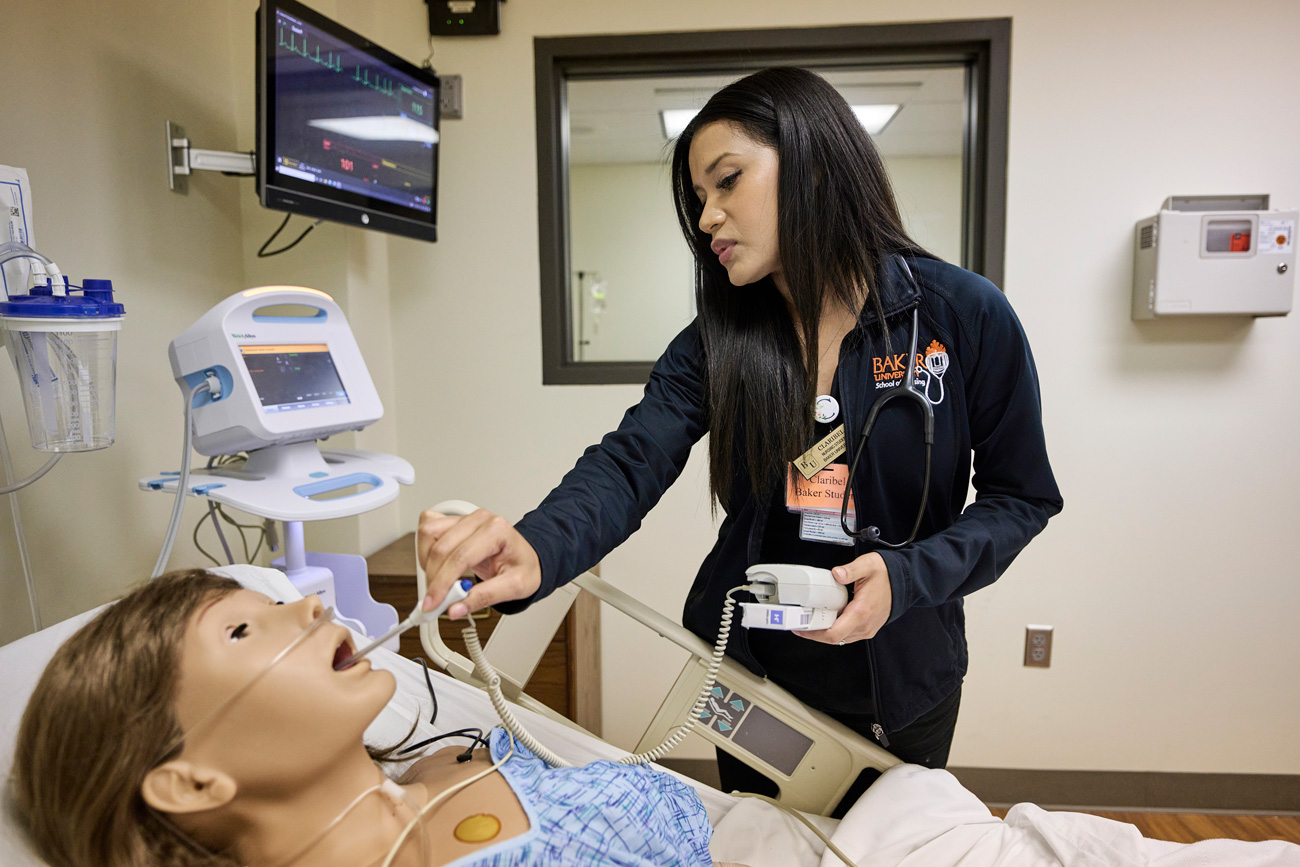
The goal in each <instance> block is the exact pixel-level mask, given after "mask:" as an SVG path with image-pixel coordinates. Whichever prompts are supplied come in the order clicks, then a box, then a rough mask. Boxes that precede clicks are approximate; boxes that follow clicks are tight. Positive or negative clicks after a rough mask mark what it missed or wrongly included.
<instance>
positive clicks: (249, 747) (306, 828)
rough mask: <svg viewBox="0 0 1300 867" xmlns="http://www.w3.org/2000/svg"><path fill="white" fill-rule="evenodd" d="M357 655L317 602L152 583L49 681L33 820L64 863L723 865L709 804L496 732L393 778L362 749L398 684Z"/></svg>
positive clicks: (20, 766) (89, 629)
mask: <svg viewBox="0 0 1300 867" xmlns="http://www.w3.org/2000/svg"><path fill="white" fill-rule="evenodd" d="M353 650H354V648H353V647H352V646H351V643H350V635H349V633H348V632H347V630H346V629H344V628H343V627H341V626H338V625H337V624H334V623H332V622H330V621H329V617H328V612H327V611H322V609H321V604H320V602H319V601H318V600H317V599H316V597H314V596H312V597H308V598H306V599H303V600H300V601H298V602H294V603H292V604H287V605H281V604H277V603H275V602H273V601H271V600H270V599H268V598H267V597H265V596H263V595H261V594H258V593H255V592H253V591H249V590H245V589H242V588H241V587H240V586H239V585H238V584H237V583H236V582H234V581H232V580H230V579H226V578H221V577H218V576H215V575H211V574H208V573H205V572H202V571H198V570H194V571H190V572H180V573H170V574H168V575H166V576H163V577H162V578H159V579H156V580H154V581H152V582H150V583H149V584H146V585H144V586H143V587H141V588H139V589H138V590H136V591H135V592H133V593H131V594H129V595H128V596H127V597H125V598H124V599H122V600H121V601H119V602H118V603H116V604H115V605H113V606H111V607H109V608H108V609H106V611H105V612H104V613H102V614H101V615H99V616H98V617H97V618H96V619H95V620H94V621H92V622H91V623H90V624H88V625H87V626H86V627H85V628H83V629H82V630H81V631H80V632H78V633H77V634H76V635H74V636H73V637H72V638H71V639H69V641H68V642H67V643H66V644H65V645H64V646H63V647H62V648H60V650H59V651H58V653H57V654H56V655H55V657H54V659H53V660H52V661H51V662H50V664H49V666H48V667H47V668H46V670H45V673H44V675H43V676H42V678H41V681H40V683H39V684H38V686H37V688H36V691H35V692H34V694H33V696H32V699H31V701H30V703H29V705H28V709H27V711H26V713H25V715H24V718H23V722H22V727H21V730H20V732H19V740H18V747H17V750H16V759H15V768H14V778H13V781H12V786H13V788H12V792H13V808H14V812H15V814H16V817H17V819H18V821H19V823H20V824H21V825H22V826H23V827H24V829H25V830H26V832H27V834H28V837H29V838H30V840H31V842H32V845H33V847H34V849H35V850H36V852H37V854H38V855H40V856H41V857H42V858H44V859H45V860H46V861H47V862H48V863H49V864H51V865H52V867H90V865H97V867H125V865H132V867H135V865H143V864H146V863H148V864H158V863H163V864H178V865H187V867H189V865H212V867H216V865H234V864H238V865H248V867H290V865H295V864H311V865H315V867H331V865H339V867H358V865H370V864H374V865H384V864H392V865H400V867H417V865H418V867H423V865H439V864H447V863H451V862H453V861H456V860H457V859H460V858H464V857H466V856H473V857H468V858H467V864H476V865H477V864H480V863H482V864H515V863H525V862H526V863H530V864H549V863H556V864H559V863H583V862H582V860H580V859H579V858H577V857H575V853H579V852H586V853H587V854H588V855H589V856H595V857H596V860H601V861H602V862H603V863H617V864H623V863H626V864H650V863H670V862H671V863H680V864H700V865H710V864H712V862H711V860H710V859H709V856H708V842H709V836H710V828H709V825H708V821H707V818H706V817H705V814H704V809H703V807H702V806H701V805H700V802H699V800H698V798H697V797H696V796H695V794H694V792H692V791H691V790H690V789H689V788H688V787H686V786H683V785H682V784H680V783H678V782H677V781H676V780H674V779H672V778H671V777H669V776H667V775H664V774H661V773H659V772H656V771H654V770H652V769H650V768H647V767H644V766H635V767H632V766H625V765H613V764H611V763H608V762H596V763H593V764H592V765H588V766H586V767H583V768H566V769H550V768H546V767H545V765H543V764H542V763H541V762H540V761H539V760H537V759H536V758H534V757H532V756H531V755H530V754H529V753H528V752H527V751H526V750H525V749H523V748H522V747H520V746H518V745H516V744H515V743H514V742H513V740H512V738H511V737H510V736H509V735H508V734H507V733H505V732H504V731H501V730H497V731H495V732H493V734H492V737H491V741H492V743H491V750H490V755H489V754H488V751H484V750H478V751H475V752H474V754H473V758H472V759H470V760H467V761H466V760H463V759H464V758H465V756H466V751H465V750H464V749H463V748H462V747H452V748H449V749H444V750H441V751H439V752H437V753H435V754H433V755H431V756H429V757H427V758H425V759H423V760H421V761H420V762H418V763H417V764H415V765H414V766H412V767H411V769H410V770H409V771H408V772H407V773H406V775H405V776H403V777H402V779H401V780H400V781H399V783H400V784H399V783H394V782H392V781H390V780H389V779H388V778H387V777H386V776H385V775H384V774H383V772H382V771H381V770H380V767H379V765H378V764H377V760H379V761H383V760H384V759H386V758H387V756H385V755H383V754H378V755H376V754H374V753H372V752H369V751H368V750H367V748H366V746H365V745H364V743H363V741H362V735H363V733H364V731H365V729H366V727H367V726H368V725H369V724H370V722H371V721H372V720H373V719H374V718H375V717H376V716H377V715H378V714H379V713H380V711H381V710H382V709H383V707H384V705H385V704H386V703H387V702H388V700H389V699H390V698H391V697H392V695H393V693H394V690H395V681H394V679H393V677H392V675H390V674H388V673H387V672H384V671H380V670H371V668H370V665H369V663H368V662H367V661H364V660H363V661H362V662H360V663H358V664H357V665H354V666H351V667H349V668H345V669H344V670H342V671H335V668H334V666H335V664H337V663H338V662H339V661H340V660H342V659H344V658H346V657H347V656H348V655H349V654H351V653H352V651H353ZM458 759H460V760H458ZM503 766H504V767H505V770H504V775H503V772H500V771H496V772H494V768H497V769H499V768H502V767H503ZM566 775H567V776H566ZM629 802H636V803H635V804H634V805H632V808H631V809H630V810H629ZM577 814H583V815H585V816H586V817H587V818H586V819H584V821H583V822H582V824H581V826H576V825H574V823H573V822H570V821H569V820H568V819H567V817H569V816H573V815H577ZM417 817H419V818H417ZM613 840H616V841H617V844H616V845H615V846H614V847H613V848H612V849H610V848H609V847H608V846H606V841H613ZM602 849H603V850H604V851H602Z"/></svg>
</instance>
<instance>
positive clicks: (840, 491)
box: [785, 464, 856, 517]
mask: <svg viewBox="0 0 1300 867" xmlns="http://www.w3.org/2000/svg"><path fill="white" fill-rule="evenodd" d="M848 482H849V468H848V465H847V464H832V465H831V466H829V467H826V468H825V469H823V470H822V471H821V472H818V473H815V474H814V475H813V477H812V478H811V479H805V478H803V477H802V476H800V475H798V474H796V473H787V474H786V482H785V507H786V508H787V509H789V510H790V511H791V512H823V513H826V514H832V513H833V514H834V515H836V516H837V517H838V516H839V514H840V503H841V502H843V500H844V489H845V487H846V486H847V485H848ZM849 514H850V515H853V514H856V512H855V511H854V508H853V495H852V494H849Z"/></svg>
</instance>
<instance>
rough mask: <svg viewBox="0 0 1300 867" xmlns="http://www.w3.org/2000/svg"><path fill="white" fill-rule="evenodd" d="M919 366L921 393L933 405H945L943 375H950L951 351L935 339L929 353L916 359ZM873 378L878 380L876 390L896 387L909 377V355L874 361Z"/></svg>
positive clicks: (919, 353)
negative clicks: (948, 373)
mask: <svg viewBox="0 0 1300 867" xmlns="http://www.w3.org/2000/svg"><path fill="white" fill-rule="evenodd" d="M913 363H914V364H915V365H916V385H915V388H916V390H917V391H918V392H920V393H921V394H923V395H925V399H926V400H928V401H929V402H930V405H931V406H938V405H939V404H941V403H943V397H944V394H946V392H945V391H944V387H943V376H944V374H945V373H947V372H948V365H949V358H948V349H947V348H946V347H945V346H944V345H943V344H942V343H940V342H939V341H937V340H931V341H930V345H929V346H927V347H926V348H925V352H918V353H917V354H916V358H915V359H914V360H913ZM871 375H872V377H873V378H874V379H875V381H876V388H893V387H895V386H897V385H899V384H901V383H902V381H903V377H904V376H906V375H907V353H906V352H900V353H898V354H896V355H890V356H884V357H881V356H879V355H877V356H876V357H875V358H873V359H871Z"/></svg>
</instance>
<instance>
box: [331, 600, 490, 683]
mask: <svg viewBox="0 0 1300 867" xmlns="http://www.w3.org/2000/svg"><path fill="white" fill-rule="evenodd" d="M473 586H474V582H473V581H470V580H469V579H468V578H462V579H460V580H459V581H457V582H456V583H455V584H453V585H451V589H450V590H448V591H447V595H446V597H445V598H444V599H443V600H442V604H441V605H439V606H437V607H436V608H434V609H433V610H432V611H425V610H423V605H424V600H423V599H421V600H420V601H419V602H418V603H416V606H415V610H414V611H412V612H411V613H410V616H408V617H407V618H406V619H405V620H403V621H402V622H401V623H399V624H397V625H396V626H394V627H393V628H392V629H390V630H388V631H387V632H385V633H384V634H383V635H381V636H379V637H378V638H376V639H375V640H374V641H372V642H370V643H369V644H367V645H366V646H365V647H363V648H361V649H360V650H358V651H357V652H356V653H354V654H352V655H351V656H349V657H348V658H347V659H345V660H343V661H342V662H340V663H339V664H338V665H336V666H334V670H335V671H342V670H343V669H345V668H349V667H351V666H353V665H356V664H357V663H358V662H360V661H361V660H362V659H364V658H365V657H366V656H368V655H370V653H371V652H372V651H373V650H374V649H375V648H376V647H382V646H383V644H384V642H385V641H388V640H389V639H390V638H394V637H396V636H398V635H401V634H402V633H403V632H406V631H407V630H408V629H414V628H415V627H417V626H423V625H424V624H426V623H432V622H433V621H435V620H437V619H438V617H439V616H441V614H442V613H443V612H444V611H446V610H447V609H448V608H450V607H451V606H453V605H455V604H456V603H457V602H459V601H460V600H462V599H464V598H465V597H466V596H468V595H469V589H470V588H471V587H473Z"/></svg>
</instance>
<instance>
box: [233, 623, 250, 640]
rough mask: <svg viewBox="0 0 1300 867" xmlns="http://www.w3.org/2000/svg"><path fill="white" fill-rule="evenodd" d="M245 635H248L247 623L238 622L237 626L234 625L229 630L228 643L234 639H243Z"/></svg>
mask: <svg viewBox="0 0 1300 867" xmlns="http://www.w3.org/2000/svg"><path fill="white" fill-rule="evenodd" d="M247 637H248V624H247V623H241V624H239V625H238V626H236V627H235V628H234V629H232V630H230V643H231V644H234V643H235V642H236V641H239V640H241V639H244V638H247Z"/></svg>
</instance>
